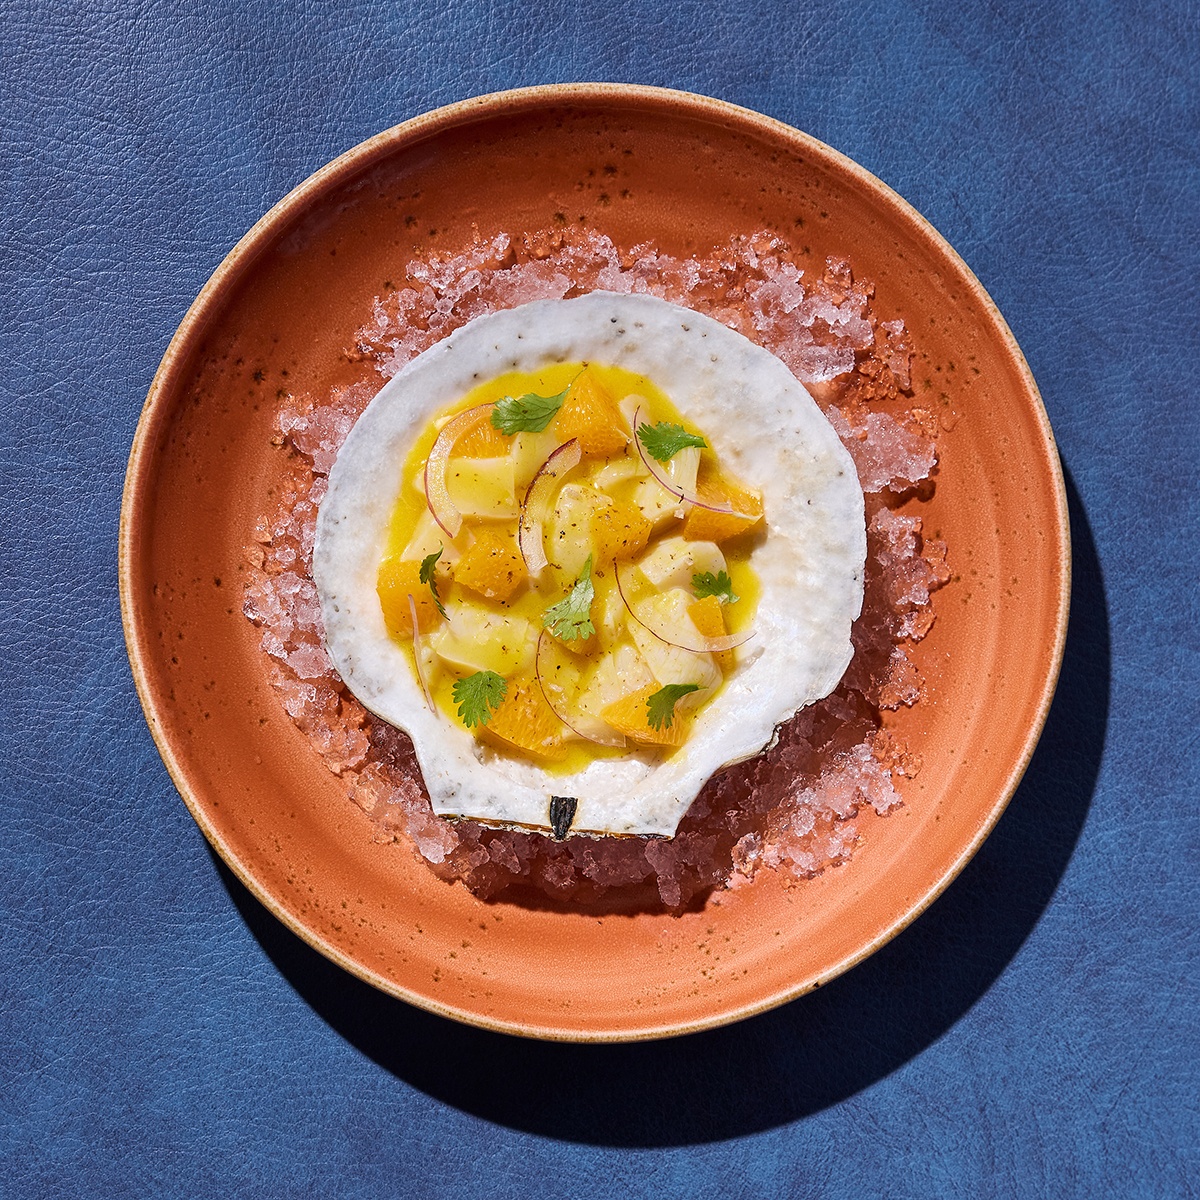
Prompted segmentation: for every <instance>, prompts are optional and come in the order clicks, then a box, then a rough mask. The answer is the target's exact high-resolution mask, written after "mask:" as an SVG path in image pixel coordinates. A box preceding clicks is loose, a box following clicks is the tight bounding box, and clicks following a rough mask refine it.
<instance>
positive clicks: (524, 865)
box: [243, 231, 949, 909]
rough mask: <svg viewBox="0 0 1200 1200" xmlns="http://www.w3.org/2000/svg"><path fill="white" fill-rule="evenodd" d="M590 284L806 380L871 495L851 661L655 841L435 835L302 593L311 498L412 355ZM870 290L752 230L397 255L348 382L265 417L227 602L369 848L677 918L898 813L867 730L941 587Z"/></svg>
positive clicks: (481, 884) (797, 867)
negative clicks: (672, 239) (243, 572)
mask: <svg viewBox="0 0 1200 1200" xmlns="http://www.w3.org/2000/svg"><path fill="white" fill-rule="evenodd" d="M596 289H605V290H609V291H618V292H648V293H651V294H653V295H656V296H660V297H661V298H663V299H666V300H670V301H673V302H675V303H680V304H685V305H687V306H689V307H691V308H695V309H697V310H699V311H702V312H706V313H708V314H709V315H711V316H713V317H714V318H716V319H717V320H720V321H723V322H724V323H725V324H727V325H729V326H731V327H732V328H734V329H737V330H739V331H740V332H741V333H743V334H745V335H746V336H747V337H749V338H751V339H752V340H754V341H757V342H759V343H760V344H761V345H764V346H766V347H767V348H768V349H769V350H771V351H773V352H774V353H775V354H777V355H778V356H779V357H780V358H781V359H783V361H784V362H785V363H787V365H788V367H789V368H790V369H791V370H792V372H793V373H794V374H795V375H796V376H797V378H799V379H800V380H801V381H802V382H804V383H806V384H808V385H810V387H811V390H812V391H813V392H814V394H815V395H816V396H817V398H818V400H819V402H820V403H821V404H822V407H823V408H824V409H825V411H826V414H827V416H828V417H829V419H830V421H831V422H832V424H833V426H834V428H835V429H836V430H837V432H838V434H839V435H840V436H841V438H842V440H843V442H844V443H845V444H846V446H847V447H848V449H849V450H850V453H851V455H852V457H853V458H854V461H855V465H856V467H857V468H858V472H859V476H860V480H861V482H862V484H863V490H864V492H865V493H866V497H867V515H868V531H867V533H868V536H867V571H866V581H865V596H864V605H863V613H862V616H861V617H860V618H859V620H858V621H857V622H856V623H855V626H854V631H853V641H854V645H855V656H854V659H853V661H852V662H851V665H850V668H849V670H848V671H847V673H846V676H845V678H844V679H843V681H842V683H841V685H840V686H839V687H838V689H837V690H836V691H835V692H834V693H833V694H832V695H831V696H828V697H826V699H824V700H822V701H820V702H819V703H817V704H815V705H812V706H810V707H809V708H806V709H804V710H803V711H802V712H800V713H798V714H797V715H796V716H795V717H794V718H793V719H792V720H791V721H789V722H787V723H786V724H785V725H784V726H782V727H781V729H780V731H779V737H778V740H777V742H776V744H775V745H774V746H773V747H771V749H769V750H768V751H766V752H764V753H763V754H761V755H759V756H758V757H757V758H755V759H752V760H750V761H749V762H747V763H740V764H738V765H737V766H734V767H730V768H727V769H726V770H724V771H722V772H720V773H718V774H717V775H716V776H714V777H713V778H712V779H711V780H710V781H709V782H708V784H707V785H706V786H705V788H704V790H703V791H702V792H701V794H700V795H699V797H697V799H696V802H695V803H694V804H693V806H692V808H691V809H690V811H689V812H688V814H687V815H686V816H685V818H684V820H683V821H682V823H681V824H680V827H679V831H678V832H677V834H676V836H675V837H674V838H672V839H670V840H661V839H642V838H622V839H590V838H572V839H568V840H567V841H566V842H561V843H559V842H554V841H552V840H551V839H550V838H548V837H544V836H542V835H540V834H535V833H523V832H516V831H501V830H492V829H486V828H484V827H483V826H481V825H478V824H476V823H474V822H471V821H462V822H458V823H451V822H449V821H446V820H443V819H441V818H439V817H436V816H435V815H434V814H433V811H432V809H431V808H430V805H429V798H428V796H427V794H426V792H425V788H424V783H423V781H422V779H421V775H420V771H419V769H418V767H417V764H416V760H415V756H414V754H413V750H412V744H411V742H410V741H409V739H408V737H407V736H406V735H405V734H403V733H401V732H400V731H398V730H396V729H394V728H392V727H391V726H389V725H386V724H384V723H383V722H380V721H378V720H376V719H375V718H374V717H372V716H371V714H369V713H367V712H366V710H364V709H363V707H362V706H361V705H360V704H359V703H358V702H357V701H356V700H355V699H354V697H353V696H352V695H350V693H349V692H348V691H346V690H345V688H344V686H343V685H342V683H341V681H340V679H338V677H337V675H336V672H335V671H334V670H333V667H332V665H331V664H330V662H329V659H328V657H327V655H326V653H325V650H324V645H323V627H322V621H321V611H320V604H319V601H318V599H317V594H316V588H315V587H314V585H313V583H312V580H311V557H312V546H313V535H314V531H315V527H316V514H317V506H318V505H319V504H320V501H321V500H322V499H323V497H324V495H325V489H326V486H327V477H328V474H329V470H330V468H331V467H332V465H333V462H334V459H335V458H336V457H337V452H338V450H339V449H340V447H341V445H342V442H343V441H344V440H345V438H346V436H347V434H348V433H349V431H350V429H351V428H352V426H353V424H354V422H355V420H356V419H357V418H358V416H359V414H360V413H361V412H362V410H363V409H364V408H365V407H366V405H367V404H368V403H369V401H370V399H371V397H372V396H373V395H374V393H375V391H376V390H377V389H378V379H379V377H380V376H382V377H384V378H388V377H390V376H392V375H394V374H395V373H396V372H397V371H398V370H400V368H401V367H403V366H404V364H405V363H406V362H408V361H409V360H410V359H411V358H413V357H414V356H415V355H417V354H419V353H420V352H421V351H422V350H425V349H427V348H428V347H429V346H431V345H433V344H434V343H435V342H437V341H439V340H440V339H441V338H444V337H445V336H446V335H447V334H449V333H450V332H452V331H453V330H454V329H457V328H458V327H459V326H461V325H464V324H465V323H466V322H467V321H469V320H471V319H473V318H474V317H476V316H480V315H482V314H484V313H487V312H491V311H494V310H496V309H499V308H508V307H512V306H514V305H517V304H523V303H525V302H527V301H529V300H535V299H543V298H553V299H560V298H563V297H566V296H572V295H577V294H579V293H581V292H585V291H591V290H596ZM872 298H873V289H872V287H871V285H870V284H869V283H865V282H863V281H861V280H855V279H854V277H853V275H852V272H851V270H850V265H849V263H848V262H847V261H846V260H845V259H833V258H831V259H829V260H828V262H827V264H826V269H825V271H824V273H823V274H822V275H820V276H819V277H815V278H809V277H807V276H806V274H805V272H804V271H803V270H801V268H800V267H799V266H797V264H796V263H795V262H794V261H793V260H792V258H791V256H790V255H789V253H788V251H787V248H786V246H785V245H784V244H783V243H782V242H781V241H779V240H778V239H776V238H774V237H772V236H771V235H769V234H766V233H763V234H759V235H756V236H754V237H750V238H740V239H736V240H734V241H733V242H731V243H730V244H729V245H727V246H724V247H720V248H718V249H717V250H715V251H714V252H712V253H711V254H709V255H707V256H705V257H702V258H698V259H678V258H674V257H672V256H670V255H666V254H662V253H659V251H658V250H657V249H656V248H655V247H653V246H649V245H642V246H635V247H633V248H631V249H629V250H628V251H621V250H619V249H618V248H617V247H616V246H615V245H614V244H613V242H612V241H611V240H609V239H608V238H607V237H604V236H601V235H595V234H587V233H583V234H580V233H572V234H570V235H567V234H565V233H563V232H555V231H543V232H539V233H536V234H531V235H529V236H527V237H525V238H523V239H521V240H520V241H519V242H518V243H514V242H513V240H512V239H510V238H509V237H508V236H507V235H504V234H501V235H498V236H497V237H495V238H492V239H490V240H480V241H479V242H478V243H477V244H476V245H474V246H472V247H471V248H470V249H468V250H467V251H466V252H464V253H462V254H459V255H455V256H442V257H438V258H433V259H431V260H429V261H426V262H412V263H410V264H409V265H408V268H407V280H406V282H405V286H403V287H400V288H398V289H396V290H394V291H391V292H389V293H388V294H386V295H384V296H382V297H380V298H378V299H377V300H376V302H375V305H374V308H373V311H372V313H371V316H370V319H369V320H368V321H367V322H365V323H364V325H363V326H362V328H360V329H359V330H358V332H357V335H356V346H355V347H354V348H353V352H352V355H351V356H350V357H351V360H352V361H355V360H356V361H359V362H361V364H362V367H363V377H362V379H361V380H360V381H359V382H357V383H355V384H353V385H351V386H347V387H337V388H334V389H333V391H332V392H331V393H330V394H328V395H321V396H313V397H289V398H288V399H287V400H286V401H285V407H284V408H283V409H282V410H281V411H280V413H279V415H278V430H279V438H278V439H277V440H278V441H279V442H280V444H281V445H283V446H285V447H287V448H288V450H289V452H290V453H289V459H288V467H287V469H288V472H289V474H288V479H287V483H286V486H285V488H284V490H283V494H282V499H281V501H280V503H279V505H278V507H277V509H276V511H275V512H274V513H272V514H269V515H268V516H267V517H264V518H262V519H261V520H260V521H259V522H258V523H257V524H256V526H255V529H254V531H253V533H252V540H251V541H250V542H249V543H248V545H247V547H246V561H247V582H246V585H245V591H244V600H243V611H244V612H245V615H246V616H247V617H248V618H249V619H250V620H251V621H253V622H254V623H255V624H256V625H258V626H260V627H261V628H262V631H263V632H262V646H263V649H264V651H265V652H266V654H267V656H268V661H269V662H270V663H271V664H272V665H271V667H270V676H271V680H272V683H273V684H274V686H275V687H276V689H277V691H278V692H279V695H280V699H281V701H282V703H283V706H284V708H285V709H286V710H287V712H288V714H289V716H290V717H291V718H292V720H293V721H294V722H295V723H296V724H297V726H299V728H301V729H302V730H303V731H304V732H305V733H306V734H307V735H308V737H309V738H310V740H311V741H312V743H313V745H314V746H315V747H316V749H317V751H318V753H319V754H320V755H321V757H322V758H323V760H324V761H325V763H326V765H327V766H328V767H329V769H330V770H331V771H333V772H334V773H335V774H338V775H340V776H341V777H342V779H343V780H344V781H345V783H346V785H347V788H348V791H349V794H350V797H351V798H352V799H353V800H354V802H355V803H356V804H357V805H358V806H359V807H360V808H361V809H362V810H363V812H364V813H366V814H367V815H368V817H369V818H370V819H371V820H372V822H373V823H374V825H375V828H376V830H377V836H378V837H379V838H381V839H383V840H389V841H390V840H396V841H400V840H407V841H408V842H410V843H411V844H412V845H413V846H414V847H415V848H416V850H417V851H418V852H419V853H420V854H421V855H422V856H423V857H424V859H425V860H426V861H427V862H428V863H429V865H430V867H431V868H432V869H433V870H434V871H436V872H437V873H438V874H439V875H441V876H443V877H444V878H446V879H459V880H462V882H463V883H465V884H466V885H467V886H468V887H469V888H471V889H472V890H473V891H475V892H476V893H477V894H480V895H484V896H490V895H495V894H496V893H498V892H499V891H501V890H503V889H504V888H505V887H507V886H509V885H510V884H514V883H524V884H527V885H532V886H534V887H537V888H539V889H540V890H542V891H543V892H545V893H547V894H548V895H550V896H552V897H556V898H561V899H583V900H587V899H592V898H596V897H597V896H599V895H601V894H603V893H604V892H606V891H608V890H609V889H611V888H620V887H630V886H632V885H641V886H642V887H657V891H658V896H659V898H660V900H661V902H662V903H663V904H664V905H666V906H667V907H669V908H673V909H678V908H679V907H681V906H683V905H686V904H688V903H689V901H691V900H692V899H693V898H694V897H697V896H702V895H703V894H705V893H706V892H707V891H708V890H710V889H712V888H719V887H722V886H735V885H737V884H738V883H739V881H740V882H745V881H746V880H748V879H749V878H751V877H753V875H754V874H755V872H756V871H758V870H759V869H760V868H763V867H767V868H773V869H776V870H782V871H785V872H787V877H788V878H795V879H802V878H805V877H808V876H812V875H815V874H818V873H819V872H821V871H823V870H825V869H827V868H829V867H831V866H837V865H839V864H841V863H843V862H845V861H846V860H847V859H848V858H849V857H850V855H851V854H852V852H853V850H854V846H855V844H856V842H857V840H858V826H857V825H856V823H855V821H856V818H858V817H859V815H860V814H861V813H862V811H863V810H864V809H870V810H873V811H874V812H875V813H878V814H880V815H883V814H886V813H887V812H889V811H890V810H891V809H893V808H895V807H896V806H897V805H899V804H900V803H901V797H900V794H899V792H898V791H897V790H896V787H895V785H894V779H895V777H897V776H901V777H911V776H912V775H914V774H915V773H916V772H917V771H918V770H919V769H920V762H919V760H918V759H917V757H916V756H914V755H912V754H910V753H908V751H907V748H906V747H905V746H904V745H903V744H902V743H899V742H898V741H897V740H896V739H894V738H892V737H891V735H890V734H888V732H887V731H886V730H884V729H883V728H882V724H881V718H880V710H882V709H888V708H897V707H900V706H901V705H911V704H914V703H916V702H917V701H918V700H919V698H920V695H921V686H920V679H919V676H918V674H917V670H916V668H915V667H914V665H913V664H912V662H911V660H910V658H909V656H908V653H907V650H906V647H907V646H908V645H909V644H911V643H912V642H915V641H918V640H920V639H921V638H922V637H924V636H925V635H926V634H927V633H928V632H929V629H930V628H931V626H932V624H933V621H934V614H933V610H932V608H931V593H932V592H933V591H935V590H936V589H937V588H938V587H940V586H941V585H942V584H943V583H945V582H946V580H947V579H948V578H949V570H948V568H947V566H946V549H945V546H944V545H943V544H942V543H941V542H938V541H936V540H933V539H925V538H924V537H923V534H922V522H921V518H920V517H919V516H913V515H906V514H902V513H900V512H897V511H895V509H896V507H897V501H898V500H900V499H902V498H903V497H904V496H905V495H906V494H909V493H911V492H912V490H913V489H914V488H916V487H917V485H919V484H921V482H922V481H923V480H926V479H928V478H929V476H930V475H931V473H932V472H933V471H934V469H935V465H936V461H937V459H936V447H935V444H934V440H933V437H932V435H931V432H930V430H929V422H928V421H926V420H923V419H922V414H921V413H920V412H919V410H915V409H912V408H911V407H910V403H909V399H908V397H906V395H905V393H906V392H907V390H908V388H909V386H910V367H911V357H912V348H911V344H910V342H909V339H908V334H907V331H906V330H905V328H904V326H903V323H902V322H900V321H878V320H877V319H876V318H875V316H874V314H873V312H872V308H871V303H872Z"/></svg>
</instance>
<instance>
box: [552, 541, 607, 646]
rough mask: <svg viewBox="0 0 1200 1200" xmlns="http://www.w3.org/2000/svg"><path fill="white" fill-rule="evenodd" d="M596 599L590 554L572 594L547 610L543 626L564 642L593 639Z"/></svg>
mask: <svg viewBox="0 0 1200 1200" xmlns="http://www.w3.org/2000/svg"><path fill="white" fill-rule="evenodd" d="M595 598H596V588H595V585H594V584H593V583H592V556H591V555H590V554H589V555H588V557H587V562H585V563H584V564H583V569H582V570H581V571H580V572H579V578H578V579H577V580H575V586H574V587H573V588H572V589H571V592H570V594H569V595H567V596H565V597H564V598H563V599H562V600H560V601H559V602H558V603H557V604H552V605H550V607H549V608H548V609H546V611H545V613H543V614H542V624H543V625H544V626H545V627H546V628H547V629H548V630H550V632H551V633H552V634H554V636H555V637H557V638H562V640H563V641H564V642H573V641H574V640H575V639H576V638H586V637H591V636H592V634H593V633H595V632H596V627H595V625H593V624H592V601H593V600H594V599H595Z"/></svg>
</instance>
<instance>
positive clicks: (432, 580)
mask: <svg viewBox="0 0 1200 1200" xmlns="http://www.w3.org/2000/svg"><path fill="white" fill-rule="evenodd" d="M445 548H446V547H445V546H439V547H438V550H437V553H436V554H427V555H425V557H424V558H423V559H421V573H420V579H421V582H422V583H427V584H429V590H430V591H431V592H432V593H433V602H434V604H436V605H437V610H438V612H440V613H441V614H442V616H443V617H444V616H445V615H446V606H445V605H444V604H443V603H442V598H441V596H439V595H438V590H437V577H436V576H435V575H434V573H433V568H434V567H435V566H436V565H437V560H438V559H439V558H441V557H442V551H443V550H445Z"/></svg>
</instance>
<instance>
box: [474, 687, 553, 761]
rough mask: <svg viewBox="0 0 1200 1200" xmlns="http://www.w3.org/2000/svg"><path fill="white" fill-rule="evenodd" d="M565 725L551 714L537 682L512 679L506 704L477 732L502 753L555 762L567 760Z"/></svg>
mask: <svg viewBox="0 0 1200 1200" xmlns="http://www.w3.org/2000/svg"><path fill="white" fill-rule="evenodd" d="M562 731H563V724H562V722H561V721H560V720H559V719H558V718H557V717H556V716H555V715H554V713H553V711H551V708H550V706H549V705H548V704H547V703H546V697H545V696H543V695H542V689H541V688H540V687H539V686H538V683H537V680H536V679H532V678H530V677H529V676H526V677H524V678H517V679H510V680H509V681H508V693H507V695H506V696H505V697H504V703H503V704H501V705H500V707H499V708H498V709H496V711H495V712H494V713H492V719H491V720H490V721H488V723H487V724H486V725H481V726H479V727H478V730H477V732H478V733H479V734H480V735H481V736H482V737H483V738H484V739H485V740H487V741H490V742H493V743H495V744H497V745H499V746H500V748H501V749H502V750H517V751H518V752H519V753H521V754H532V755H533V756H534V757H535V758H542V759H547V760H548V761H550V762H556V761H558V760H560V759H563V758H565V757H566V754H567V749H566V747H565V746H564V745H563V740H562Z"/></svg>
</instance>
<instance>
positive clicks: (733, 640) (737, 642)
mask: <svg viewBox="0 0 1200 1200" xmlns="http://www.w3.org/2000/svg"><path fill="white" fill-rule="evenodd" d="M613 565H614V566H615V567H616V572H615V574H616V577H617V591H618V592H620V593H621V600H622V601H623V602H624V604H625V607H626V608H627V609H628V610H629V615H630V616H631V617H632V618H633V619H634V620H635V621H636V622H637V623H638V624H639V625H640V626H641V627H642V628H643V629H645V630H647V631H648V632H649V633H652V634H653V635H654V636H655V637H656V638H658V640H659V641H660V642H665V643H666V644H667V645H668V646H676V647H678V648H679V649H680V650H690V651H691V652H692V653H693V654H720V653H721V652H722V651H724V650H735V649H736V648H737V647H738V646H744V645H745V644H746V643H747V642H748V641H749V640H750V639H751V638H752V637H753V636H754V631H753V630H751V631H750V632H749V633H729V634H726V635H725V636H724V637H719V638H707V637H704V636H703V635H702V634H701V633H700V632H699V631H698V630H697V633H696V640H695V641H694V642H680V641H677V640H676V639H675V638H674V637H667V635H666V633H664V632H663V630H662V628H661V626H660V627H659V628H655V626H654V625H653V624H651V623H650V622H649V621H646V620H644V619H643V618H642V617H641V616H640V615H639V614H638V612H637V611H636V610H635V609H634V607H633V605H632V604H631V603H630V602H629V597H628V596H627V595H626V582H625V580H624V579H623V578H622V574H625V575H628V573H629V571H630V570H632V569H634V568H633V564H632V563H614V564H613Z"/></svg>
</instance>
